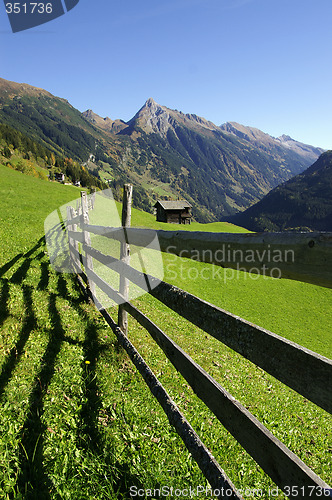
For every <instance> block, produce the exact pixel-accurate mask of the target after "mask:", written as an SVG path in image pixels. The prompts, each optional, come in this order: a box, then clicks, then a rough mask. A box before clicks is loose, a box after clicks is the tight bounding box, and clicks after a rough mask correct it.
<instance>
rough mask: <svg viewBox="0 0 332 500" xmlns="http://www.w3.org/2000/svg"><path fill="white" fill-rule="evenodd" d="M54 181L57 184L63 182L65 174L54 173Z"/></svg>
mask: <svg viewBox="0 0 332 500" xmlns="http://www.w3.org/2000/svg"><path fill="white" fill-rule="evenodd" d="M54 179H55V180H56V181H58V182H65V174H63V173H62V172H55V174H54Z"/></svg>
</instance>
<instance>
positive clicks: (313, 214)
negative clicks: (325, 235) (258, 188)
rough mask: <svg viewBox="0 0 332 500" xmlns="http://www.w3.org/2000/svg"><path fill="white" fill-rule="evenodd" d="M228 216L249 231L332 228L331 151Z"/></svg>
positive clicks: (321, 229)
mask: <svg viewBox="0 0 332 500" xmlns="http://www.w3.org/2000/svg"><path fill="white" fill-rule="evenodd" d="M227 220H228V221H229V222H233V223H234V224H240V225H243V226H245V227H246V228H248V229H250V230H252V231H284V230H290V229H298V230H308V229H309V230H313V231H332V151H327V152H325V153H324V154H322V155H321V156H320V157H319V158H318V160H317V161H316V162H315V163H314V164H313V165H312V166H311V167H309V168H308V169H307V170H305V172H303V173H302V174H299V175H296V176H295V177H293V178H292V179H290V180H289V181H287V182H285V183H284V184H282V185H280V186H278V187H276V188H275V189H273V190H272V191H271V192H270V193H268V194H267V195H266V196H265V197H264V198H263V199H262V200H260V201H259V202H258V203H256V204H255V205H253V206H252V207H250V208H248V209H247V210H245V211H244V212H242V213H239V214H235V215H234V216H231V217H230V218H227Z"/></svg>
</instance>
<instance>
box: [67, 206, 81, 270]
mask: <svg viewBox="0 0 332 500" xmlns="http://www.w3.org/2000/svg"><path fill="white" fill-rule="evenodd" d="M75 215H76V213H75V210H74V208H73V207H71V206H67V231H73V232H76V231H77V225H76V224H71V220H72V219H73V218H74V217H75ZM68 244H69V255H70V259H71V263H72V266H73V269H74V271H75V273H80V272H81V264H80V258H79V251H78V242H77V241H75V240H73V239H72V238H69V237H68Z"/></svg>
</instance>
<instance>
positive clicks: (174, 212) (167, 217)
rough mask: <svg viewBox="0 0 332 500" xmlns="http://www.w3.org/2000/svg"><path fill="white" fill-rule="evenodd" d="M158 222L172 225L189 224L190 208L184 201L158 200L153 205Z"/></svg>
mask: <svg viewBox="0 0 332 500" xmlns="http://www.w3.org/2000/svg"><path fill="white" fill-rule="evenodd" d="M154 208H155V209H156V215H157V221H158V222H170V223H172V224H190V222H191V218H192V213H191V209H192V206H191V205H190V203H188V202H187V201H186V200H179V201H164V200H158V201H157V203H156V204H155V205H154Z"/></svg>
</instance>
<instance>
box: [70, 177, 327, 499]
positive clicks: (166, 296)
mask: <svg viewBox="0 0 332 500" xmlns="http://www.w3.org/2000/svg"><path fill="white" fill-rule="evenodd" d="M131 196H132V186H129V185H125V188H124V204H123V217H122V224H123V226H124V227H125V230H123V229H122V228H121V229H116V228H112V227H104V226H94V225H91V224H89V215H88V209H89V207H88V198H87V195H86V193H84V192H83V193H82V204H81V207H80V208H78V210H76V211H75V210H74V209H73V208H72V207H68V210H67V218H68V220H67V229H68V239H69V249H70V253H71V260H72V266H73V269H74V270H75V271H76V272H78V273H80V274H79V275H78V279H79V281H80V284H81V285H82V287H83V288H84V290H85V291H86V292H87V293H88V294H89V295H90V297H91V298H93V299H94V301H95V303H96V305H97V306H98V308H99V309H100V311H101V314H102V315H103V316H104V318H105V320H106V321H107V323H108V324H109V325H110V326H111V328H112V330H113V331H114V333H115V335H116V336H117V338H118V340H119V342H120V343H121V345H122V346H123V347H124V349H125V350H126V351H127V353H128V355H129V356H130V358H131V360H132V361H133V363H134V364H135V366H136V367H137V369H138V370H139V372H140V373H141V375H142V376H143V378H144V380H145V381H146V383H147V385H148V386H149V388H150V390H151V392H152V393H153V394H154V396H155V397H156V398H157V400H158V401H159V403H160V404H161V406H162V407H163V409H164V411H165V413H166V414H167V416H168V419H169V421H170V423H171V424H172V425H173V426H174V427H175V428H176V430H177V432H178V434H179V435H180V436H181V438H182V439H183V441H184V443H185V445H186V447H187V449H188V450H189V451H190V453H191V454H192V456H193V457H194V459H195V460H196V462H197V464H198V465H199V467H200V468H201V470H202V472H203V473H204V475H205V477H206V478H207V480H208V481H209V483H210V485H211V487H212V489H213V490H217V491H218V490H219V491H220V495H219V497H220V498H241V496H240V495H239V494H238V492H237V489H236V487H235V486H234V485H233V484H232V482H231V481H230V479H229V478H228V477H227V475H226V474H225V472H224V471H223V469H222V468H221V467H220V465H219V464H218V463H217V462H216V460H215V459H214V457H213V456H212V455H211V453H210V452H209V450H208V449H207V448H206V447H205V445H204V444H203V443H202V442H201V440H200V439H199V437H198V436H197V434H196V433H195V431H194V430H193V428H192V427H191V426H190V424H189V422H187V420H186V419H185V418H184V416H183V415H182V414H181V412H180V411H179V409H178V408H177V406H176V405H175V403H174V402H173V401H172V400H171V398H170V396H169V395H168V394H167V392H166V391H165V389H164V388H163V386H162V385H161V384H160V382H159V381H158V379H157V378H156V376H155V375H154V374H153V373H152V371H151V370H150V368H149V367H148V366H147V364H146V363H145V361H144V360H143V358H142V357H141V356H140V354H139V353H138V352H137V350H136V349H135V347H134V346H133V345H132V343H131V342H130V340H129V339H128V336H127V317H126V315H127V314H130V315H131V316H132V317H133V318H135V320H136V321H137V322H138V323H140V324H141V325H142V326H143V327H144V328H145V329H146V330H147V331H148V332H149V334H150V335H151V337H152V338H153V339H154V341H155V342H156V343H157V344H158V345H159V346H160V347H161V349H162V350H163V351H164V353H165V354H166V356H167V358H168V359H169V360H170V361H171V362H172V364H173V365H174V367H175V368H176V369H177V370H178V371H179V372H180V373H181V374H182V376H183V377H184V378H185V380H186V381H187V382H188V384H189V385H190V386H191V387H192V389H193V391H194V392H195V393H196V394H197V395H198V397H199V398H200V399H201V400H202V401H203V402H204V403H205V404H206V406H207V407H208V408H210V410H211V411H212V412H213V413H214V414H215V416H216V417H217V418H218V420H219V421H220V422H221V423H222V424H223V426H224V427H225V428H226V429H227V430H228V431H229V432H230V433H231V434H232V435H233V436H234V437H235V439H236V440H237V441H238V442H239V443H240V444H241V445H242V447H243V448H244V449H245V450H246V451H247V452H248V453H249V454H250V455H251V456H252V457H253V458H254V459H255V461H256V462H257V463H258V464H259V465H260V466H261V468H262V469H263V470H264V471H265V472H266V473H267V474H268V475H269V476H270V478H271V479H272V480H273V481H274V482H275V484H276V485H277V486H278V487H279V488H281V490H283V491H284V493H285V494H286V495H287V496H288V497H289V498H296V497H297V498H299V497H300V498H321V497H322V496H323V497H324V496H332V490H331V489H330V487H329V486H328V485H327V484H326V483H325V482H324V481H323V480H322V479H321V478H319V477H318V476H317V475H316V474H315V473H314V472H313V471H312V470H311V469H309V467H307V466H306V465H305V464H304V463H303V462H302V461H301V460H300V459H299V458H298V457H297V456H296V455H295V454H294V453H292V452H291V451H290V450H289V449H288V448H287V447H286V446H285V445H284V444H283V443H282V442H281V441H279V440H278V439H277V438H276V437H275V436H274V435H273V434H272V433H271V432H270V431H269V430H268V429H267V428H266V427H264V425H263V424H262V423H261V422H259V421H258V420H257V419H256V418H255V417H254V416H253V415H252V414H251V413H250V412H249V411H248V410H247V409H246V408H245V407H244V406H242V405H241V404H240V403H239V402H238V401H237V400H236V399H235V398H234V397H233V396H232V395H231V394H229V393H228V392H227V391H226V390H225V389H224V388H223V387H222V386H221V385H220V384H219V383H218V382H216V381H215V380H214V379H213V378H212V377H211V376H210V375H209V374H208V373H207V372H206V371H205V370H203V369H202V368H201V367H200V366H199V365H198V364H197V363H196V362H194V361H193V360H192V359H191V357H190V356H189V355H188V354H187V353H186V352H185V351H184V350H183V349H181V348H180V347H179V346H178V345H177V344H176V343H175V342H174V341H173V340H172V339H171V338H169V337H168V336H167V335H166V333H165V332H163V331H162V330H161V329H160V328H159V327H158V326H157V325H155V324H154V323H153V322H152V321H151V320H150V319H149V318H148V317H146V316H145V315H144V314H143V313H142V312H141V311H139V310H138V309H137V308H136V307H135V306H134V305H133V304H131V303H130V302H128V282H129V280H130V281H131V282H132V283H134V284H135V285H137V286H142V282H144V283H148V284H149V285H150V286H149V293H150V294H151V295H152V296H153V297H155V298H156V299H158V300H159V301H161V302H162V303H163V304H166V305H167V306H168V307H169V308H170V309H172V310H173V311H175V312H176V313H178V314H179V315H180V316H182V317H184V318H186V319H187V320H189V321H190V322H191V323H193V324H195V325H196V326H198V327H199V328H201V329H202V330H204V331H205V332H206V333H208V334H210V335H211V336H212V337H214V338H216V339H218V340H219V341H220V342H222V343H224V344H225V345H227V346H229V347H230V348H232V349H233V350H234V351H236V352H238V353H240V354H241V355H242V356H244V357H245V358H247V359H248V360H250V361H252V362H253V363H255V364H256V365H257V366H259V367H261V368H262V369H264V370H265V371H266V372H267V373H269V374H271V375H273V376H274V377H275V378H276V379H278V380H280V381H281V382H283V383H284V384H286V385H287V386H288V387H290V388H292V389H294V390H295V391H297V392H298V393H299V394H301V395H303V396H304V397H305V398H307V399H309V400H310V401H312V402H313V403H315V404H316V405H318V406H320V407H321V408H323V409H324V410H326V411H327V412H329V413H332V390H331V388H332V361H331V360H330V359H327V358H325V357H324V356H321V355H319V354H317V353H314V352H312V351H310V350H309V349H306V348H304V347H302V346H300V345H297V344H295V343H294V342H291V341H289V340H287V339H285V338H282V337H280V336H278V335H276V334H274V333H272V332H270V331H267V330H265V329H263V328H260V327H259V326H256V325H253V324H252V323H249V322H247V321H245V320H243V319H241V318H239V317H237V316H234V315H233V314H231V313H230V312H228V311H225V310H223V309H221V308H219V307H216V306H214V305H212V304H209V303H207V302H205V301H204V300H201V299H200V298H198V297H195V296H193V295H192V294H190V293H188V292H185V291H184V290H181V289H179V288H177V287H176V286H173V285H170V284H168V283H166V282H163V281H161V282H159V281H156V278H154V277H152V276H148V275H147V274H144V273H141V272H139V271H137V270H135V269H133V268H132V267H131V266H130V264H129V246H128V241H130V242H131V243H133V244H135V245H137V246H146V245H147V244H148V243H149V242H150V241H151V239H153V237H154V236H155V234H156V232H155V231H153V232H152V231H149V230H145V229H134V228H129V225H130V207H131ZM78 226H79V227H80V231H78ZM90 233H93V234H96V235H102V236H104V237H105V238H112V239H116V240H118V241H120V242H121V255H120V261H119V260H118V259H116V258H114V257H111V256H109V255H105V254H103V253H102V252H100V251H98V250H96V249H94V248H93V247H92V246H91V238H90ZM157 235H158V238H159V243H160V247H161V251H171V252H172V253H174V254H175V255H180V256H181V257H191V256H193V252H194V253H195V254H194V258H195V260H201V261H203V262H209V263H214V264H218V265H222V266H223V267H230V268H236V265H235V264H236V263H235V261H234V258H233V256H234V255H240V256H241V255H242V257H243V256H244V255H248V251H251V252H252V253H251V254H250V259H247V260H249V261H250V262H247V260H246V259H242V261H241V269H242V268H246V270H248V271H250V272H257V273H259V272H262V270H263V271H264V273H265V274H267V275H273V273H275V272H276V271H275V269H276V268H278V269H279V270H280V276H281V277H287V278H290V279H297V280H301V281H305V282H309V283H315V284H320V285H322V286H327V287H331V286H332V235H331V234H328V233H301V234H281V233H280V234H268V233H267V234H224V233H198V232H196V233H195V232H187V231H157ZM79 244H80V247H79ZM218 251H219V255H218ZM233 251H234V252H235V253H232V252H233ZM236 251H237V252H238V254H236ZM240 251H241V252H242V253H240ZM220 252H223V253H222V255H221V254H220ZM244 252H247V253H246V254H245V253H244ZM280 252H283V255H284V256H286V255H287V257H288V258H287V259H286V258H284V259H282V260H281V259H279V260H278V258H277V256H278V255H279V256H280ZM285 252H288V253H287V254H286V253H285ZM221 256H223V259H221ZM274 257H276V258H275V260H273V259H274ZM93 259H95V260H96V261H98V262H99V263H102V264H103V265H104V266H107V267H109V268H110V269H115V270H116V272H117V273H119V274H120V277H121V278H120V287H119V290H118V291H117V290H114V289H113V288H112V287H111V286H110V284H109V283H107V282H106V281H105V280H104V279H102V278H101V277H100V276H98V275H97V274H96V272H95V271H94V268H93ZM271 261H272V264H271ZM276 262H278V263H277V264H275V263H276ZM82 265H83V267H84V272H83V273H82ZM253 269H254V270H253ZM280 276H279V277H280ZM88 283H89V284H90V286H89V285H88ZM154 284H157V286H154ZM96 287H98V288H99V289H100V290H102V291H103V292H104V293H105V294H106V295H107V296H108V297H109V298H110V299H112V300H113V301H114V302H116V303H118V304H120V306H119V316H118V323H115V322H114V320H113V319H112V318H111V316H110V315H109V313H108V312H107V311H106V310H105V309H104V308H103V306H102V305H101V304H100V303H99V302H98V299H97V297H96V291H95V290H96ZM119 325H120V326H121V327H120V326H119ZM292 487H293V488H292Z"/></svg>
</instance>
